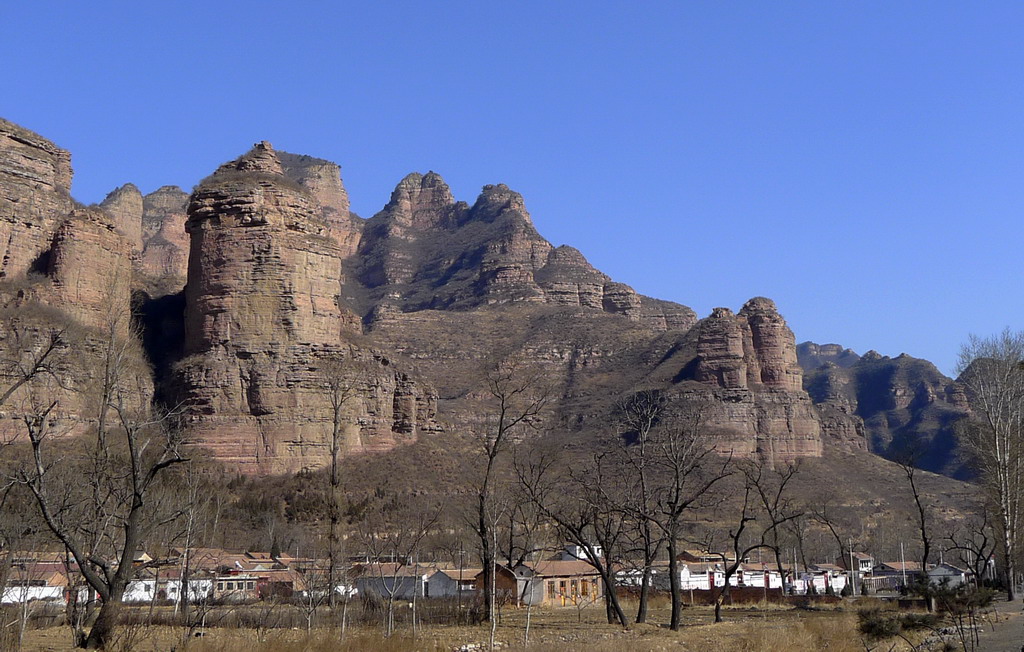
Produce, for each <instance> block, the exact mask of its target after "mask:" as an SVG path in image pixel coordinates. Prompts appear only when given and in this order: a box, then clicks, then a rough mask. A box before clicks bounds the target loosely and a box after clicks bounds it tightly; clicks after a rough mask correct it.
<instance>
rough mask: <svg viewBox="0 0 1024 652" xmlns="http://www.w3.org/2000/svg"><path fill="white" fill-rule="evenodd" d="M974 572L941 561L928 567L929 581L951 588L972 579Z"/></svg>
mask: <svg viewBox="0 0 1024 652" xmlns="http://www.w3.org/2000/svg"><path fill="white" fill-rule="evenodd" d="M972 577H973V573H971V572H970V571H966V570H964V569H962V568H958V567H956V566H954V565H952V564H947V563H945V562H941V563H938V564H935V565H934V566H932V567H931V568H929V569H928V583H929V584H933V585H935V586H941V585H945V586H948V587H950V588H955V587H958V586H962V585H964V584H967V583H968V582H970V581H971V579H972Z"/></svg>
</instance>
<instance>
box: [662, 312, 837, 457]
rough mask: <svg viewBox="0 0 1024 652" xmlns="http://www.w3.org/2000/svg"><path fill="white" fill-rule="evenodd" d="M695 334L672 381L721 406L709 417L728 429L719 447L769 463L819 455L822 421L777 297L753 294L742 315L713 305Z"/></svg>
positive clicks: (688, 395)
mask: <svg viewBox="0 0 1024 652" xmlns="http://www.w3.org/2000/svg"><path fill="white" fill-rule="evenodd" d="M693 333H694V334H693V335H691V337H690V342H689V343H688V344H680V345H678V346H679V348H680V350H681V351H689V352H690V354H689V355H687V354H686V353H683V354H681V355H678V356H677V359H678V360H679V362H683V363H684V364H683V367H682V370H681V371H680V372H679V373H678V374H677V375H676V376H675V378H674V379H673V380H674V381H675V382H677V383H683V384H681V385H680V386H679V387H680V389H678V390H677V392H678V393H680V395H682V396H684V397H686V398H688V399H694V398H700V399H702V400H704V401H709V402H711V403H714V404H717V405H719V406H720V409H716V410H714V411H713V412H712V417H711V425H712V426H713V427H716V428H718V429H719V430H720V431H721V432H722V433H723V435H722V440H721V441H722V443H721V444H720V447H723V448H727V449H728V450H729V451H731V452H732V453H733V454H736V455H740V456H754V455H757V456H760V457H763V458H765V459H768V460H771V461H772V462H778V461H787V460H793V459H796V458H798V457H807V456H810V457H817V456H820V455H821V454H822V436H821V435H822V429H821V418H820V415H819V414H818V411H817V410H816V409H815V407H814V405H813V403H812V401H811V399H810V397H809V396H808V395H807V393H806V392H805V391H804V390H803V388H802V373H801V369H800V367H799V365H798V364H797V356H796V345H795V342H794V338H793V333H792V332H791V331H790V330H789V327H788V326H787V325H786V322H785V320H784V319H783V318H782V316H781V315H780V314H779V312H778V310H777V309H776V307H775V304H774V302H772V301H771V300H770V299H765V298H763V297H756V298H754V299H751V300H750V301H748V302H747V303H746V304H745V305H744V306H743V308H742V309H741V310H740V312H739V313H738V314H737V313H733V312H732V311H731V310H729V309H728V308H715V309H714V311H712V313H711V315H710V316H709V317H707V318H706V319H703V320H701V321H700V322H698V324H697V325H696V326H695V327H694V329H693ZM679 362H676V363H675V364H676V365H678V364H679ZM688 381H689V384H687V382H688Z"/></svg>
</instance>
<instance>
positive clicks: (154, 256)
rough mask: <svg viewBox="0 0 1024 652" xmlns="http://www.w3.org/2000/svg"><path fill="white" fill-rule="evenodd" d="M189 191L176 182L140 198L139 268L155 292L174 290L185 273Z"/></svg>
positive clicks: (187, 243) (183, 285)
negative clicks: (178, 185)
mask: <svg viewBox="0 0 1024 652" xmlns="http://www.w3.org/2000/svg"><path fill="white" fill-rule="evenodd" d="M187 204H188V195H187V194H186V193H185V192H184V191H182V189H181V188H179V187H177V186H163V187H162V188H158V189H157V190H155V191H153V192H151V193H149V194H148V195H146V196H145V197H143V198H142V230H141V235H140V238H141V242H142V253H141V255H140V256H139V263H138V266H139V271H140V273H141V275H142V276H143V277H148V279H149V281H150V284H151V285H152V286H154V291H155V294H158V295H164V294H174V293H176V292H180V291H181V290H182V289H183V288H184V287H185V279H186V277H187V276H188V250H189V240H188V233H186V232H185V208H186V205H187Z"/></svg>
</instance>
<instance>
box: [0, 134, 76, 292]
mask: <svg viewBox="0 0 1024 652" xmlns="http://www.w3.org/2000/svg"><path fill="white" fill-rule="evenodd" d="M70 192H71V155H70V154H69V153H68V152H66V151H65V150H63V149H61V148H59V147H57V146H56V145H54V144H53V143H51V142H50V141H48V140H46V139H45V138H42V137H41V136H39V135H38V134H35V133H33V132H31V131H29V130H27V129H24V128H22V127H19V126H18V125H15V124H13V123H11V122H8V121H6V120H4V119H2V118H0V278H5V279H14V278H19V277H23V276H24V275H25V274H27V273H29V272H36V273H42V272H43V271H45V269H46V264H47V263H46V260H45V255H46V253H47V251H48V250H49V248H50V244H51V239H52V237H53V233H54V231H56V228H57V225H58V224H59V222H60V221H61V220H62V219H63V218H64V216H65V215H67V213H68V212H69V211H70V210H71V208H72V206H73V202H72V200H71V194H70Z"/></svg>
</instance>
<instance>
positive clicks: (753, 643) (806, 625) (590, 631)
mask: <svg viewBox="0 0 1024 652" xmlns="http://www.w3.org/2000/svg"><path fill="white" fill-rule="evenodd" d="M651 616H652V617H651V619H650V620H651V622H650V623H649V624H642V625H634V626H633V627H631V628H630V629H629V630H626V631H624V630H623V629H622V628H620V627H615V626H612V625H608V624H607V622H606V621H605V618H604V610H603V608H601V607H589V608H586V609H582V610H579V611H578V610H576V609H538V610H534V611H533V613H532V617H531V628H530V643H529V645H528V646H527V645H526V644H525V641H524V632H525V621H526V612H525V610H522V609H517V610H508V609H506V610H505V611H504V613H503V614H502V622H501V624H500V625H499V627H498V629H497V636H496V640H497V641H499V642H500V643H501V649H502V650H531V651H537V652H549V651H550V652H555V651H558V652H563V651H564V652H575V651H579V652H584V651H586V652H613V651H614V652H618V651H622V650H627V651H629V652H644V651H648V650H650V651H656V650H695V651H696V650H699V651H700V652H719V651H722V652H725V651H727V650H728V651H730V652H746V651H751V652H753V651H757V650H771V651H772V652H788V651H791V650H792V651H794V652H795V651H797V650H800V651H802V652H804V651H807V650H830V651H834V652H864V651H865V650H866V649H872V648H874V649H877V650H886V651H888V650H890V648H891V646H892V644H893V643H895V644H896V645H897V646H896V647H895V648H892V649H893V650H900V649H909V646H907V645H905V644H904V643H902V642H901V641H898V640H896V641H890V642H875V643H870V642H868V645H867V647H866V646H865V642H866V641H864V640H862V637H861V635H860V634H859V632H858V631H857V613H856V610H855V608H848V609H842V608H834V609H833V608H829V609H822V610H806V609H793V608H779V607H777V606H768V607H764V608H756V607H754V608H744V609H738V608H737V609H727V610H726V612H725V618H726V622H725V623H720V624H717V625H716V624H714V623H713V622H712V620H713V613H712V611H711V609H710V608H706V607H692V608H688V609H687V610H686V611H685V618H684V627H683V629H682V630H681V631H679V632H672V631H670V630H669V629H668V628H667V627H666V626H664V623H665V622H667V620H668V610H667V607H665V606H660V607H657V608H655V609H654V611H653V613H652V614H651ZM181 635H182V632H181V630H180V629H176V628H172V627H144V626H127V627H123V628H122V629H121V630H120V633H119V638H118V640H117V641H116V642H115V644H114V645H113V646H112V650H115V651H116V652H122V651H123V652H128V651H132V652H136V651H137V652H169V651H171V650H175V651H178V652H180V651H183V650H189V651H190V652H285V651H296V652H297V651H309V652H334V651H339V652H364V651H365V652H404V651H413V650H415V651H423V652H435V651H436V652H441V651H444V652H450V651H452V650H458V649H460V648H461V647H462V646H466V645H467V644H482V647H481V648H477V649H487V645H486V644H487V641H488V635H489V630H488V629H487V627H485V626H479V627H455V626H437V625H433V626H421V627H419V628H418V630H417V631H416V633H415V635H414V634H413V632H411V631H410V630H409V629H408V627H403V628H402V629H400V630H399V631H398V632H397V633H396V634H395V635H394V636H392V637H390V638H384V637H383V636H382V632H381V630H380V629H378V628H367V627H350V628H349V629H348V631H347V632H346V635H345V637H344V638H342V636H341V634H340V632H339V631H337V630H333V629H319V630H314V631H313V633H312V634H309V635H307V633H306V631H305V630H304V629H301V628H299V629H292V628H278V629H265V630H256V629H241V628H209V629H207V630H206V631H205V632H204V635H203V636H202V637H199V638H193V639H191V640H188V641H187V642H186V643H185V644H183V643H182V638H181ZM23 649H25V650H49V651H53V652H65V651H70V650H72V649H73V648H72V647H71V643H70V637H69V635H68V630H67V629H66V628H63V627H50V628H46V629H40V630H31V631H29V632H27V635H26V640H25V645H24V647H23Z"/></svg>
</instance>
